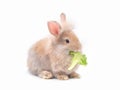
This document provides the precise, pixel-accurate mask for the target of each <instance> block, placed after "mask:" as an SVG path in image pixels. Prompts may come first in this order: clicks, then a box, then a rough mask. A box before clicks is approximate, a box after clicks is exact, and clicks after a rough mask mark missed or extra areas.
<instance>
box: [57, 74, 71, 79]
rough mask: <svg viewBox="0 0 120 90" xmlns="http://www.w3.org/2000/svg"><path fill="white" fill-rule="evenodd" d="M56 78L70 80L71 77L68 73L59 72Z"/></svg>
mask: <svg viewBox="0 0 120 90" xmlns="http://www.w3.org/2000/svg"><path fill="white" fill-rule="evenodd" d="M56 78H57V79H59V80H68V79H69V77H68V76H67V75H64V74H58V75H57V76H56Z"/></svg>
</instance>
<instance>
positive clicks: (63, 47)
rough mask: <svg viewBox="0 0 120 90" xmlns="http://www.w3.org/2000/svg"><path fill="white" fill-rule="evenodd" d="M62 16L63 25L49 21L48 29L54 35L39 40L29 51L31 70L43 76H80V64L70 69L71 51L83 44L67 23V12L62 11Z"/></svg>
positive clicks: (66, 77)
mask: <svg viewBox="0 0 120 90" xmlns="http://www.w3.org/2000/svg"><path fill="white" fill-rule="evenodd" d="M60 17H61V25H60V24H59V23H57V22H55V21H50V22H48V29H49V31H50V33H51V34H52V35H53V36H50V37H48V38H44V39H42V40H40V41H38V42H37V43H36V44H34V45H33V46H32V47H31V49H30V51H29V55H28V60H27V64H28V68H29V71H30V72H31V73H32V74H34V75H37V76H39V77H41V78H45V79H50V78H53V77H55V78H57V79H60V80H67V79H69V78H76V77H79V75H78V74H77V73H75V70H76V69H77V68H78V65H76V66H75V67H74V68H73V69H72V70H70V71H69V70H68V67H69V66H70V64H71V58H72V57H71V56H70V55H69V51H80V50H81V44H80V42H79V40H78V38H77V37H76V35H75V34H74V32H73V31H72V30H71V29H72V28H71V26H69V24H67V22H66V16H65V14H64V13H62V14H61V15H60ZM66 40H69V42H66Z"/></svg>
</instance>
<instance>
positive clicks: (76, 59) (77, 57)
mask: <svg viewBox="0 0 120 90" xmlns="http://www.w3.org/2000/svg"><path fill="white" fill-rule="evenodd" d="M69 54H70V55H71V56H72V61H71V65H70V67H69V68H68V70H72V69H73V68H74V67H75V66H76V65H77V64H80V65H87V61H86V60H87V57H86V55H84V54H83V55H82V54H81V53H80V52H74V51H70V52H69Z"/></svg>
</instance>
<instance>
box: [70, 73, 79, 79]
mask: <svg viewBox="0 0 120 90" xmlns="http://www.w3.org/2000/svg"><path fill="white" fill-rule="evenodd" d="M69 77H70V78H80V75H79V74H78V73H76V72H72V73H71V74H70V75H69Z"/></svg>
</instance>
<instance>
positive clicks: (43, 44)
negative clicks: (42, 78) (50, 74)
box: [27, 38, 51, 75]
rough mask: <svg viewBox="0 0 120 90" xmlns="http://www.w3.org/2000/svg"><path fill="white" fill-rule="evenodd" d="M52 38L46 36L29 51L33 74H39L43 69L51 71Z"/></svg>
mask: <svg viewBox="0 0 120 90" xmlns="http://www.w3.org/2000/svg"><path fill="white" fill-rule="evenodd" d="M49 48H50V40H49V39H48V38H44V39H42V40H40V41H38V42H37V43H36V44H34V45H33V46H32V48H31V49H30V50H29V53H28V60H27V64H28V68H29V71H30V72H31V73H32V74H36V75H37V74H38V73H39V72H41V71H42V70H48V71H51V65H50V60H49V57H48V53H49V52H50V50H49Z"/></svg>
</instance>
